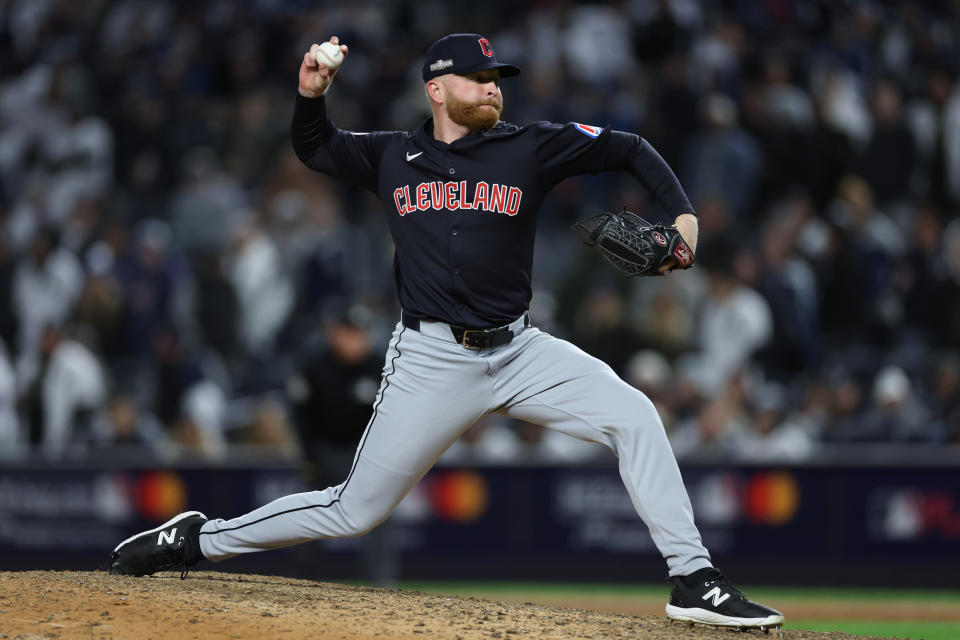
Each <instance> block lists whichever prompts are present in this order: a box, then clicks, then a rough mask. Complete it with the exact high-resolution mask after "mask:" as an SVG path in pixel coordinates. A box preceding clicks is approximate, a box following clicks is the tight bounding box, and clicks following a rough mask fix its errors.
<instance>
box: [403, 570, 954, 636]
mask: <svg viewBox="0 0 960 640" xmlns="http://www.w3.org/2000/svg"><path fill="white" fill-rule="evenodd" d="M400 588H402V589H413V590H417V591H422V592H424V593H435V594H441V595H442V594H448V595H450V594H452V595H460V596H472V597H478V598H490V599H498V598H513V599H517V598H524V599H529V600H530V601H536V600H537V599H538V597H544V598H549V597H553V598H557V597H565V598H571V599H575V598H576V597H578V596H590V597H592V598H596V597H604V596H612V597H619V598H623V597H628V598H629V597H638V598H663V599H664V601H666V597H667V595H668V594H669V591H670V588H669V586H668V585H667V584H666V583H664V584H662V585H619V584H609V583H582V584H581V583H577V584H571V583H538V582H407V583H403V584H401V585H400ZM744 590H745V591H746V592H747V593H748V594H749V595H750V597H751V598H753V599H756V600H760V601H764V602H769V603H773V604H775V603H776V602H777V601H778V600H780V599H784V600H786V599H790V600H802V601H808V602H810V603H816V602H817V601H823V602H833V603H835V602H837V601H838V600H839V601H847V602H855V601H856V602H867V603H871V604H881V605H882V604H883V603H884V602H889V603H894V602H896V603H898V604H901V605H902V604H905V603H907V604H908V603H910V602H917V603H931V602H933V603H951V604H952V603H957V606H958V607H960V591H957V590H949V591H948V590H932V589H897V590H894V589H870V588H846V589H845V588H821V587H810V588H806V587H756V588H750V587H747V588H745V589H744ZM785 628H787V629H806V630H810V631H842V632H844V633H849V634H853V635H861V636H875V637H880V638H911V640H919V639H921V638H922V639H923V640H960V622H938V621H923V620H916V621H913V620H905V621H889V620H813V619H788V620H787V624H786V625H785Z"/></svg>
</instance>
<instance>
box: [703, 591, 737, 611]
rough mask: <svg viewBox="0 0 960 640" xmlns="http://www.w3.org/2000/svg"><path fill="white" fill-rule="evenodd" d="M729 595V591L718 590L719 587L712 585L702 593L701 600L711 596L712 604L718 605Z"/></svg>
mask: <svg viewBox="0 0 960 640" xmlns="http://www.w3.org/2000/svg"><path fill="white" fill-rule="evenodd" d="M729 597H730V594H729V593H724V592H722V591H720V587H714V588H713V589H710V591H707V592H706V593H705V594H704V596H703V600H709V599H710V598H713V606H715V607H719V606H720V605H721V604H723V601H724V600H726V599H727V598H729Z"/></svg>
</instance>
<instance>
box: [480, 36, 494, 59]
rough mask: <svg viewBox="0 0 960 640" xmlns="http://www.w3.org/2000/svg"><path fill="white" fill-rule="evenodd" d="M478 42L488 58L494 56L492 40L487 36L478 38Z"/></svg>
mask: <svg viewBox="0 0 960 640" xmlns="http://www.w3.org/2000/svg"><path fill="white" fill-rule="evenodd" d="M477 42H479V43H480V51H483V55H485V56H487V57H488V58H492V57H493V47H491V46H490V41H489V40H487V39H486V38H480V39H479V40H477Z"/></svg>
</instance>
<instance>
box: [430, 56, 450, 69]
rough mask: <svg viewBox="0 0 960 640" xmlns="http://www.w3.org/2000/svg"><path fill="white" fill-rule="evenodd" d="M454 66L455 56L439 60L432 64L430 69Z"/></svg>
mask: <svg viewBox="0 0 960 640" xmlns="http://www.w3.org/2000/svg"><path fill="white" fill-rule="evenodd" d="M452 66H453V58H447V59H446V60H437V61H436V62H434V63H433V64H431V65H430V71H440V69H446V68H447V67H452Z"/></svg>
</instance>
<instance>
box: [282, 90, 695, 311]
mask: <svg viewBox="0 0 960 640" xmlns="http://www.w3.org/2000/svg"><path fill="white" fill-rule="evenodd" d="M292 135H293V147H294V149H295V151H296V153H297V156H298V157H299V158H300V160H301V161H303V163H304V164H306V165H307V166H308V167H310V168H311V169H315V170H316V171H321V172H323V173H325V174H327V175H329V176H332V177H334V178H338V179H341V180H344V181H345V182H347V183H350V184H352V185H356V186H359V187H364V188H366V189H369V190H370V191H373V192H374V193H376V194H377V195H378V196H379V197H380V200H381V201H382V203H383V207H384V210H385V212H386V215H387V222H388V223H389V225H390V231H391V234H392V235H393V240H394V245H395V247H396V255H395V257H394V274H395V278H396V285H397V295H398V297H399V300H400V305H401V306H402V308H403V309H404V312H405V313H407V314H409V315H411V316H413V317H418V318H433V319H437V320H442V321H444V322H448V323H450V324H455V325H460V326H465V327H470V328H487V327H496V326H500V325H504V324H506V323H508V322H510V321H512V320H514V319H516V318H517V317H519V316H520V315H521V314H522V313H523V312H524V311H525V310H526V309H527V307H528V306H529V304H530V297H531V295H532V288H531V284H530V278H531V271H532V267H533V244H534V235H535V232H536V225H537V217H538V215H539V213H540V206H541V204H542V203H543V199H544V198H545V197H546V195H547V193H549V191H550V189H552V188H553V187H554V185H556V184H557V183H558V182H560V181H561V180H563V179H564V178H567V177H570V176H574V175H580V174H584V173H599V172H601V171H613V170H626V171H629V172H630V173H631V174H632V175H633V176H634V177H636V178H637V180H639V181H640V183H641V184H642V185H643V186H644V187H645V188H646V189H647V190H648V191H649V192H650V193H651V194H652V195H653V197H654V198H655V199H656V200H657V201H658V202H659V203H660V205H661V206H663V208H664V209H665V210H666V211H667V213H669V214H671V215H674V216H676V215H679V214H681V213H693V207H691V206H690V202H689V200H687V196H686V195H685V194H684V192H683V189H682V188H681V187H680V183H679V182H678V181H677V178H676V176H675V175H674V174H673V172H672V171H671V170H670V168H669V167H668V166H667V164H666V162H664V160H663V158H661V157H660V155H659V154H658V153H657V152H656V151H655V150H654V149H653V147H651V146H650V145H649V144H648V143H647V142H646V141H645V140H643V139H642V138H640V137H639V136H636V135H634V134H631V133H624V132H622V131H614V130H612V129H610V128H604V129H601V128H599V127H591V126H587V125H582V124H577V123H569V124H552V123H549V122H535V123H533V124H529V125H526V126H522V127H520V126H516V125H513V124H508V123H504V122H499V123H498V124H497V125H496V126H495V127H493V128H491V129H488V130H486V131H483V132H481V133H472V134H469V135H467V136H464V137H463V138H460V139H458V140H455V141H454V142H452V143H450V144H446V143H444V142H441V141H439V140H436V139H434V137H433V120H432V119H429V120H427V121H426V122H425V123H424V124H422V125H421V126H420V127H419V128H417V129H416V130H415V131H413V132H406V131H378V132H373V133H355V132H350V131H344V130H341V129H338V128H337V127H336V126H335V125H334V124H333V122H332V121H331V120H330V118H329V116H328V115H327V111H326V103H325V100H324V98H323V97H320V98H315V99H310V98H304V97H303V96H300V95H299V94H298V96H297V103H296V107H295V109H294V115H293V127H292Z"/></svg>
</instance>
